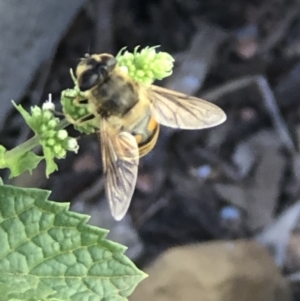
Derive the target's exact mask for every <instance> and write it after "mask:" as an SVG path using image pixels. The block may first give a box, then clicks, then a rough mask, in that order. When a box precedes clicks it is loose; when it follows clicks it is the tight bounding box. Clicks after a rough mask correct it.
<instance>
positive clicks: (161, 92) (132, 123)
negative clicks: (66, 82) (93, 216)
mask: <svg viewBox="0 0 300 301" xmlns="http://www.w3.org/2000/svg"><path fill="white" fill-rule="evenodd" d="M76 78H77V82H78V86H79V88H80V90H81V91H82V92H84V93H85V95H86V98H87V101H88V104H89V105H90V107H91V108H92V109H91V111H92V112H93V115H95V116H96V117H99V123H100V124H99V128H100V141H101V152H102V161H103V171H104V176H105V179H106V181H105V191H106V196H107V199H108V201H109V205H110V209H111V212H112V215H113V217H114V218H115V219H116V220H121V219H122V218H123V217H124V215H125V214H126V212H127V210H128V207H129V204H130V201H131V198H132V195H133V192H134V189H135V185H136V181H137V174H138V164H139V158H140V157H142V156H145V155H146V154H147V153H148V152H150V151H151V150H152V149H153V147H154V146H155V144H156V142H157V138H158V134H159V129H160V124H161V125H164V126H168V127H172V128H179V129H204V128H209V127H213V126H216V125H219V124H221V123H223V122H224V121H225V120H226V114H225V113H224V111H223V110H222V109H221V108H219V107H218V106H216V105H214V104H212V103H210V102H207V101H205V100H203V99H199V98H196V97H193V96H188V95H186V94H183V93H180V92H176V91H173V90H169V89H165V88H162V87H159V86H155V85H148V86H147V85H143V84H140V83H137V82H136V81H134V80H133V79H131V78H130V77H129V75H128V74H127V73H126V72H124V70H123V69H122V68H121V67H119V66H118V65H117V60H116V58H115V57H114V56H112V55H110V54H106V53H104V54H93V55H86V56H85V57H84V58H83V59H81V61H80V63H79V64H78V66H77V68H76Z"/></svg>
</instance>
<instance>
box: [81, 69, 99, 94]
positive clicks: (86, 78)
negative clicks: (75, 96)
mask: <svg viewBox="0 0 300 301" xmlns="http://www.w3.org/2000/svg"><path fill="white" fill-rule="evenodd" d="M98 80H99V74H98V73H96V72H95V71H93V70H88V71H86V72H85V73H83V74H82V76H81V78H80V80H79V89H80V91H82V92H84V91H86V90H89V89H91V88H93V87H94V86H95V85H96V84H97V83H98Z"/></svg>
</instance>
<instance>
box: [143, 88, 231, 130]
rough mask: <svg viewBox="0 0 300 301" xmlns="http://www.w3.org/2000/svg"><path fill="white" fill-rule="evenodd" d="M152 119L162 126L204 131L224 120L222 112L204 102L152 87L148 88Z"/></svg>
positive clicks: (213, 105) (211, 104)
mask: <svg viewBox="0 0 300 301" xmlns="http://www.w3.org/2000/svg"><path fill="white" fill-rule="evenodd" d="M148 96H149V98H150V101H151V103H152V114H153V117H154V118H155V119H156V120H157V122H159V123H160V124H162V125H165V126H169V127H173V128H180V129H204V128H210V127H213V126H217V125H219V124H221V123H223V122H224V121H225V120H226V114H225V113H224V111H223V110H222V109H221V108H219V107H218V106H216V105H215V104H213V103H210V102H208V101H206V100H203V99H200V98H197V97H193V96H189V95H186V94H183V93H180V92H176V91H173V90H169V89H165V88H162V87H159V86H155V85H152V86H150V87H149V88H148Z"/></svg>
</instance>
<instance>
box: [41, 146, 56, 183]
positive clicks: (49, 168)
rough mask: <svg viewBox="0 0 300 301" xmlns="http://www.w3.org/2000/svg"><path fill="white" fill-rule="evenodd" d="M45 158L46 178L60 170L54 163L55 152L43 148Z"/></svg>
mask: <svg viewBox="0 0 300 301" xmlns="http://www.w3.org/2000/svg"><path fill="white" fill-rule="evenodd" d="M43 150H44V156H45V161H46V177H47V178H49V175H50V174H52V173H53V172H55V171H56V170H58V166H57V164H56V163H55V161H54V157H53V152H52V151H51V150H50V149H49V148H48V147H45V146H43Z"/></svg>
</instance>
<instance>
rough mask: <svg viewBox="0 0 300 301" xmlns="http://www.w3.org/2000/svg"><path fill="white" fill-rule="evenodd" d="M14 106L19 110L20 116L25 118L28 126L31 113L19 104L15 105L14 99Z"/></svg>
mask: <svg viewBox="0 0 300 301" xmlns="http://www.w3.org/2000/svg"><path fill="white" fill-rule="evenodd" d="M12 104H13V105H14V107H15V108H16V109H17V110H18V111H19V113H20V114H21V115H22V117H23V118H24V119H25V121H26V123H27V124H28V125H29V126H30V125H31V119H32V118H31V115H30V114H29V113H28V112H27V111H26V110H25V109H24V108H23V107H22V106H21V105H17V104H16V103H15V102H14V101H12Z"/></svg>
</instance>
